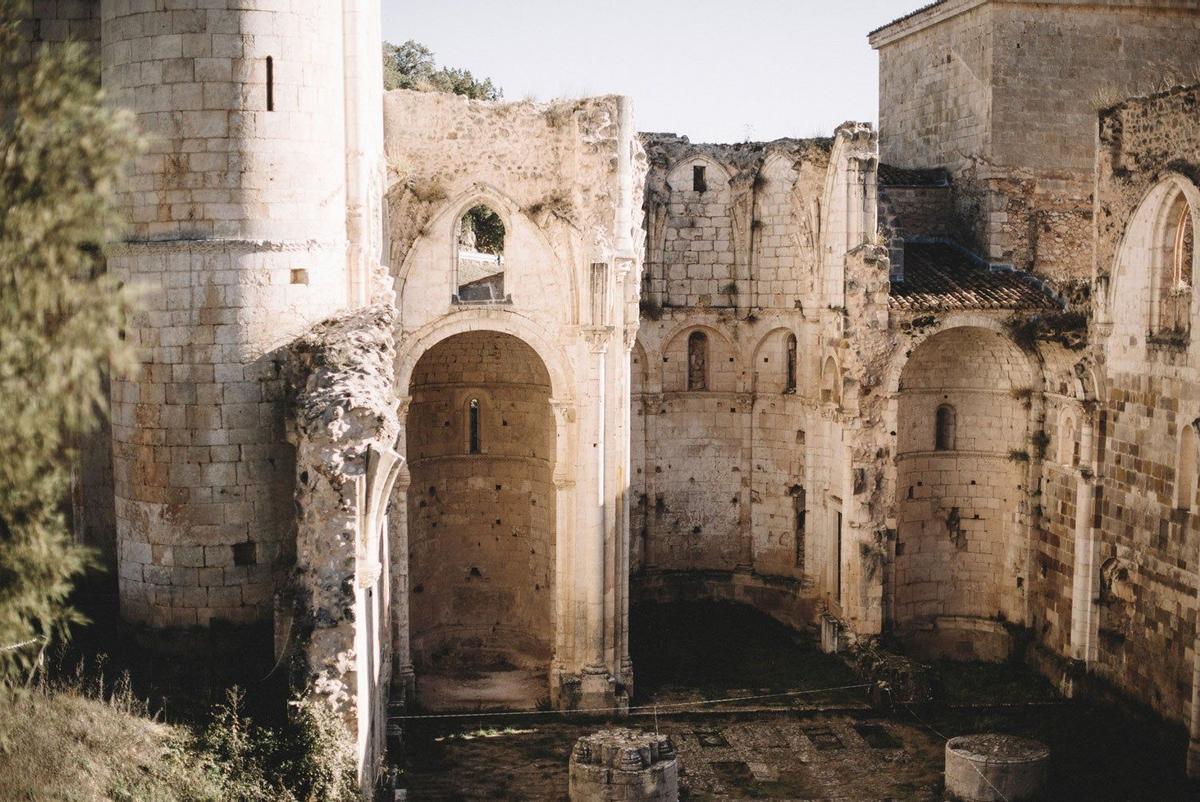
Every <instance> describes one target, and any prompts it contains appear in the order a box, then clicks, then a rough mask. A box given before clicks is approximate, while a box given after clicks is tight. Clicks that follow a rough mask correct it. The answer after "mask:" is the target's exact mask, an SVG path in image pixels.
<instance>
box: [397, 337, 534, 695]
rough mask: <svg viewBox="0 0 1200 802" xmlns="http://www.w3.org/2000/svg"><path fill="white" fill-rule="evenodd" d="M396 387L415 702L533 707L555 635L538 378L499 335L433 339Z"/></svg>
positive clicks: (530, 352)
mask: <svg viewBox="0 0 1200 802" xmlns="http://www.w3.org/2000/svg"><path fill="white" fill-rule="evenodd" d="M407 387H408V390H409V393H410V397H409V398H410V400H409V402H408V404H407V420H406V426H405V431H406V447H405V450H406V455H405V456H406V458H407V461H408V464H407V468H408V484H407V488H406V503H405V515H406V523H407V555H408V575H409V583H408V590H409V598H408V601H409V604H408V611H409V639H410V647H411V658H412V664H413V667H414V671H415V675H416V686H417V700H418V702H420V703H423V704H424V705H425V706H429V707H437V708H441V709H450V708H458V707H462V706H468V707H471V706H474V705H476V704H480V703H483V704H487V703H492V704H502V705H510V704H516V705H524V706H533V705H534V704H536V703H537V702H539V701H540V700H542V699H544V698H547V697H548V696H549V686H548V682H549V679H550V671H551V665H552V661H553V658H554V655H555V645H556V641H557V625H556V618H557V615H558V611H557V609H556V587H555V585H556V580H557V569H556V561H557V549H558V542H557V541H558V538H557V534H558V517H557V506H558V499H557V484H558V483H557V482H556V479H555V467H556V465H555V463H556V460H557V441H558V433H557V431H556V430H557V426H556V417H557V416H556V414H555V410H554V408H553V405H552V401H551V394H552V386H551V375H550V372H549V370H548V369H547V367H546V365H545V364H544V362H543V361H542V359H541V357H540V356H539V355H538V353H537V351H536V350H535V349H534V348H533V347H531V346H530V345H529V344H528V343H526V342H525V341H523V340H521V339H520V338H518V337H516V336H514V335H512V334H505V333H501V332H497V331H494V330H485V329H468V330H464V331H460V332H458V333H455V334H452V335H449V336H446V337H442V338H440V339H439V340H438V341H437V342H436V343H434V344H433V345H431V346H430V347H429V348H427V349H425V350H424V351H423V352H422V353H421V355H420V357H419V358H418V359H417V361H416V363H415V365H414V366H413V369H412V372H411V375H410V376H409V377H408V383H407Z"/></svg>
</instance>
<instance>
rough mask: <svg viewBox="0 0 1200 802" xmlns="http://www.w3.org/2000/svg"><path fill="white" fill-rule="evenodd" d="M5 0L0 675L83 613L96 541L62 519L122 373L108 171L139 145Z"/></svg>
mask: <svg viewBox="0 0 1200 802" xmlns="http://www.w3.org/2000/svg"><path fill="white" fill-rule="evenodd" d="M21 6H22V4H21V3H20V2H19V0H0V407H2V413H0V454H3V456H2V457H0V687H2V686H3V685H6V684H11V683H12V682H13V681H14V680H15V679H17V678H18V677H19V676H21V675H22V674H23V669H25V668H28V667H29V665H30V662H31V661H32V660H33V659H34V658H35V657H36V655H37V653H38V652H37V649H36V648H33V649H31V648H28V647H25V648H17V649H13V648H7V647H9V646H11V645H12V644H18V643H23V642H26V641H30V640H35V641H36V642H37V643H40V644H43V645H44V644H46V643H48V642H49V641H50V640H52V639H54V638H55V637H58V636H63V635H65V633H66V627H67V625H68V624H69V623H70V622H72V621H75V620H79V616H78V614H77V613H76V612H75V611H74V610H73V609H72V608H71V606H70V604H69V600H68V596H69V594H70V591H71V587H72V583H73V581H74V579H75V578H76V577H78V576H79V575H80V574H81V573H82V572H83V571H84V570H85V569H86V568H87V566H88V565H89V562H90V560H91V557H90V552H89V551H88V550H87V549H84V548H83V547H81V546H80V545H78V544H76V543H75V542H74V540H73V539H72V537H71V534H70V532H69V531H68V527H67V523H66V516H65V514H64V513H65V510H64V507H66V505H67V503H68V502H67V496H68V490H69V482H70V461H71V459H72V455H71V453H70V448H69V446H70V443H71V442H72V438H73V436H74V435H76V434H78V433H81V432H85V431H87V430H88V429H89V428H90V427H92V426H94V425H95V423H96V420H97V415H98V414H99V412H98V410H99V408H100V403H101V401H102V400H103V397H102V387H103V383H102V379H103V372H104V370H105V366H108V365H111V366H112V368H113V369H114V370H119V371H128V370H131V369H132V367H133V362H134V360H133V352H132V349H131V348H130V347H129V346H128V345H127V344H126V343H125V342H124V341H123V339H122V337H121V335H120V326H121V321H122V320H123V318H124V315H125V313H126V310H127V308H128V307H127V302H126V297H125V293H123V292H122V291H121V290H119V288H118V287H117V286H116V284H115V282H114V281H112V280H111V279H110V278H109V277H108V276H106V275H105V273H104V261H103V250H102V246H103V243H105V242H109V241H111V240H113V239H114V238H116V237H117V236H119V233H120V222H121V221H120V217H119V215H118V212H117V205H116V183H117V180H118V178H119V177H120V175H121V171H122V166H123V164H124V163H125V162H126V161H127V160H128V159H129V158H131V157H132V156H133V155H134V154H135V153H136V150H137V147H138V140H137V137H136V134H135V133H134V128H133V125H132V123H131V120H130V117H129V116H128V115H127V114H124V113H121V112H117V111H115V110H113V109H110V108H107V107H106V106H105V105H104V102H103V98H102V96H101V92H100V82H99V74H98V70H97V65H96V62H95V59H94V58H92V57H91V56H90V55H89V53H88V51H87V50H86V48H84V47H83V46H82V45H80V44H78V43H67V44H56V45H51V44H44V45H30V44H29V43H28V41H26V39H25V37H24V36H23V34H22V31H21V28H20V23H19V19H20V14H21Z"/></svg>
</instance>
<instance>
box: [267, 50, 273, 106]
mask: <svg viewBox="0 0 1200 802" xmlns="http://www.w3.org/2000/svg"><path fill="white" fill-rule="evenodd" d="M267 111H275V59H274V57H272V56H267Z"/></svg>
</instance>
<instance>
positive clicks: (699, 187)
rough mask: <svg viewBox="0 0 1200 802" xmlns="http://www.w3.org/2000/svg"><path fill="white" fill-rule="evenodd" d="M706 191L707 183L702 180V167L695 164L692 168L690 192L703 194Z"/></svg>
mask: <svg viewBox="0 0 1200 802" xmlns="http://www.w3.org/2000/svg"><path fill="white" fill-rule="evenodd" d="M707 189H708V182H707V181H706V180H705V179H704V165H703V164H697V165H695V166H694V167H692V191H693V192H704V191H706V190H707Z"/></svg>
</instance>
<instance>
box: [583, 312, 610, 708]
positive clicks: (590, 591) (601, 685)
mask: <svg viewBox="0 0 1200 802" xmlns="http://www.w3.org/2000/svg"><path fill="white" fill-rule="evenodd" d="M609 339H610V331H609V330H608V329H606V328H594V329H592V330H590V331H588V333H587V342H588V353H589V356H590V362H591V372H592V381H591V382H590V383H591V386H592V388H593V392H594V395H595V397H594V399H593V402H592V410H591V411H590V413H589V416H588V417H589V420H588V421H587V427H588V428H587V436H586V437H585V438H584V443H583V446H584V447H585V448H590V450H591V451H592V453H591V454H589V455H587V457H585V458H584V459H583V460H582V461H581V466H582V467H583V468H584V471H585V472H584V475H583V477H582V478H583V482H582V488H581V490H582V496H581V497H580V499H579V500H580V503H581V504H582V505H583V509H582V510H581V511H580V516H579V519H580V521H581V523H582V526H581V527H580V529H579V530H577V532H576V542H575V555H576V559H575V569H576V576H575V579H576V582H575V595H576V604H575V609H576V610H577V611H578V614H577V616H576V626H581V627H582V632H580V633H578V634H579V635H581V636H582V638H577V640H576V642H577V643H578V644H579V646H580V652H579V654H578V655H577V658H578V662H579V663H580V664H581V665H582V673H581V677H580V681H581V689H580V690H581V697H580V706H582V707H598V706H604V705H607V704H610V703H611V701H612V689H611V683H610V674H609V671H608V668H607V665H606V661H605V659H604V648H605V644H604V629H605V622H604V595H605V594H604V586H605V582H604V576H605V556H606V555H605V532H606V530H607V528H608V523H607V519H608V516H609V515H610V514H611V511H610V510H609V508H608V493H607V481H606V465H607V453H606V452H607V448H606V446H607V443H606V441H605V436H606V425H605V424H606V417H607V416H606V414H605V413H606V406H607V396H608V393H607V389H608V388H607V383H608V377H607V362H608V346H609Z"/></svg>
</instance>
